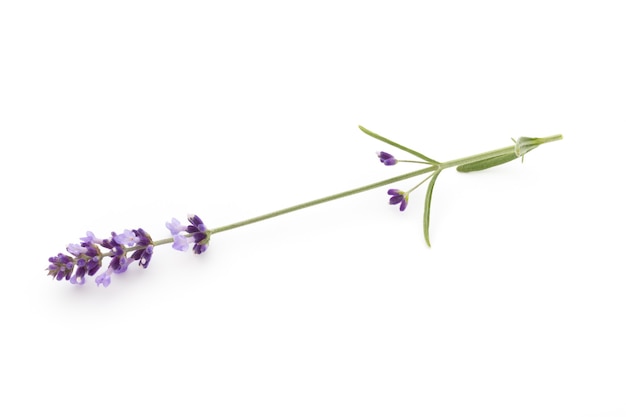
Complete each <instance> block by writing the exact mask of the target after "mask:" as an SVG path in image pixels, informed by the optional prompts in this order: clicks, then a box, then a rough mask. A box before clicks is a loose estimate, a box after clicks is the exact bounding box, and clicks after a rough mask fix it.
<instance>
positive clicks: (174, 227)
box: [165, 217, 187, 235]
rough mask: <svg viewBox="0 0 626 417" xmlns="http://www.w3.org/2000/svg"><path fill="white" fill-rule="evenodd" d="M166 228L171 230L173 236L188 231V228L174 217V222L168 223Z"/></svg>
mask: <svg viewBox="0 0 626 417" xmlns="http://www.w3.org/2000/svg"><path fill="white" fill-rule="evenodd" d="M165 227H167V228H168V229H169V231H170V233H171V234H172V235H177V234H179V233H180V232H182V231H184V230H186V229H187V226H184V225H182V224H180V222H179V221H178V219H175V218H174V217H172V221H171V222H166V223H165Z"/></svg>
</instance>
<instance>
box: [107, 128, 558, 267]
mask: <svg viewBox="0 0 626 417" xmlns="http://www.w3.org/2000/svg"><path fill="white" fill-rule="evenodd" d="M359 127H360V128H361V130H363V131H364V132H366V133H367V134H369V135H370V136H373V137H375V138H376V139H379V140H381V141H383V142H386V143H388V144H390V145H393V146H395V147H396V148H399V149H402V150H404V151H407V152H409V153H411V154H413V155H415V156H418V157H420V158H422V159H424V160H426V161H429V162H427V163H428V164H429V165H430V166H429V167H428V168H424V169H420V170H417V171H411V172H409V173H406V174H402V175H398V176H395V177H391V178H387V179H386V180H382V181H378V182H375V183H372V184H369V185H364V186H362V187H358V188H353V189H351V190H348V191H344V192H341V193H337V194H333V195H329V196H327V197H322V198H318V199H316V200H311V201H308V202H306V203H302V204H296V205H295V206H291V207H287V208H284V209H282V210H277V211H273V212H271V213H267V214H262V215H260V216H257V217H252V218H250V219H247V220H242V221H239V222H235V223H231V224H228V225H226V226H220V227H216V228H214V229H210V230H207V233H208V235H209V236H210V235H213V234H216V233H221V232H225V231H227V230H232V229H236V228H238V227H242V226H247V225H249V224H252V223H256V222H260V221H263V220H267V219H271V218H272V217H277V216H282V215H283V214H287V213H291V212H292V211H297V210H302V209H305V208H307V207H311V206H315V205H318V204H322V203H327V202H329V201H333V200H338V199H340V198H344V197H348V196H351V195H354V194H358V193H362V192H365V191H369V190H373V189H374V188H379V187H383V186H385V185H389V184H393V183H394V182H398V181H403V180H407V179H409V178H413V177H417V176H419V175H422V174H426V173H429V172H432V174H431V175H430V176H428V177H427V178H426V179H425V180H424V181H422V182H420V183H419V184H418V186H419V185H421V184H422V183H424V182H425V181H427V180H428V179H429V178H431V177H432V181H431V183H430V185H429V189H428V196H429V197H430V195H432V187H433V185H434V182H435V179H436V178H437V176H438V175H439V174H440V173H441V172H442V171H443V170H444V169H447V168H452V167H455V166H461V165H468V164H475V163H479V162H481V161H489V160H493V158H500V157H503V156H504V155H510V154H511V153H512V152H515V146H507V147H506V148H500V149H496V150H494V151H490V152H484V153H479V154H477V155H472V156H468V157H465V158H459V159H453V160H451V161H448V162H443V163H440V162H437V161H435V160H434V159H430V158H428V157H425V156H424V155H422V154H420V153H419V152H416V151H413V150H412V149H409V148H406V147H404V146H402V145H399V144H397V143H395V142H393V141H391V140H389V139H387V138H383V137H382V136H380V135H378V134H376V133H373V132H370V131H368V130H367V129H365V128H364V127H361V126H359ZM560 139H562V136H561V135H554V136H548V137H545V138H534V139H532V141H534V142H533V143H530V144H529V145H527V146H529V147H531V146H532V147H537V146H539V145H540V144H543V143H548V142H553V141H555V140H560ZM526 151H528V149H527V150H526ZM407 162H417V161H407ZM420 163H421V162H420ZM487 165H489V163H487ZM470 167H471V166H470ZM415 188H417V186H416V187H413V188H412V189H411V190H410V191H409V192H411V191H413V190H414V189H415ZM429 206H430V204H427V207H426V210H427V211H428V212H429V211H430V207H429ZM428 212H427V213H426V216H425V219H426V220H425V227H427V226H428V217H429V216H428ZM184 236H185V237H190V236H193V234H186V235H184ZM425 237H426V241H427V242H428V244H429V246H430V242H429V239H428V230H427V229H425ZM172 242H174V238H173V237H168V238H165V239H160V240H155V241H154V242H152V244H153V246H160V245H165V244H168V243H172ZM145 248H146V247H145V246H135V247H129V248H126V251H127V252H134V251H136V250H140V249H145ZM102 256H113V253H112V252H107V253H103V254H102Z"/></svg>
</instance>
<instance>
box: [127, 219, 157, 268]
mask: <svg viewBox="0 0 626 417" xmlns="http://www.w3.org/2000/svg"><path fill="white" fill-rule="evenodd" d="M133 233H134V234H135V236H137V244H138V245H139V246H140V247H143V249H137V250H136V251H135V253H133V255H132V256H131V258H132V259H134V260H135V261H139V265H140V266H143V267H144V268H147V267H148V264H149V263H150V259H152V252H153V249H154V245H153V244H152V238H151V237H150V235H149V234H148V233H146V231H145V230H143V229H141V228H140V229H137V230H133Z"/></svg>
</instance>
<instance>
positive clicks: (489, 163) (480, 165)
mask: <svg viewBox="0 0 626 417" xmlns="http://www.w3.org/2000/svg"><path fill="white" fill-rule="evenodd" d="M514 159H517V155H516V154H515V152H511V153H508V154H505V155H500V156H494V157H493V158H487V159H483V160H482V161H477V162H471V163H469V164H465V165H459V166H458V167H456V170H457V171H459V172H472V171H482V170H483V169H487V168H491V167H495V166H498V165H502V164H506V163H507V162H510V161H513V160H514Z"/></svg>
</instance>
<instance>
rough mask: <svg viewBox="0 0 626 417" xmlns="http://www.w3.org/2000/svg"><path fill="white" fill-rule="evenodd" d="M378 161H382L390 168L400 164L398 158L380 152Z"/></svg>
mask: <svg viewBox="0 0 626 417" xmlns="http://www.w3.org/2000/svg"><path fill="white" fill-rule="evenodd" d="M377 155H378V159H380V162H382V163H383V164H385V165H387V166H389V165H395V164H397V163H398V160H397V159H396V158H394V156H393V155H391V154H389V153H387V152H382V151H381V152H378V153H377Z"/></svg>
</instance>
